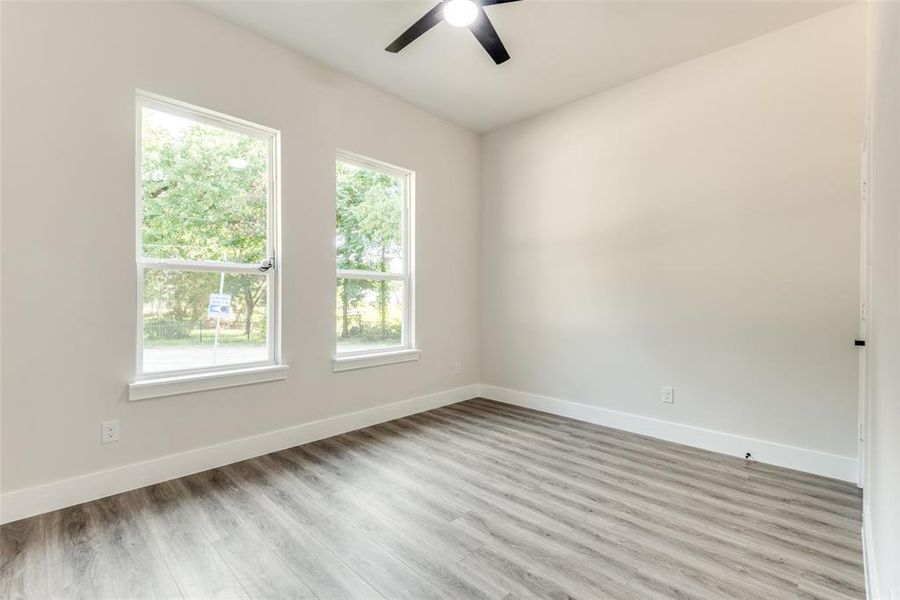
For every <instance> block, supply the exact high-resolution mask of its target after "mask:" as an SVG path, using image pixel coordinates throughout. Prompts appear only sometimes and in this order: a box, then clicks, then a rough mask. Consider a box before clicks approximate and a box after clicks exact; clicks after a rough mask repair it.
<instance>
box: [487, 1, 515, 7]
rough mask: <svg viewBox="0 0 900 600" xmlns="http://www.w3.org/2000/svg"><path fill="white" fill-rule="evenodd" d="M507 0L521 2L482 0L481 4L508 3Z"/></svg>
mask: <svg viewBox="0 0 900 600" xmlns="http://www.w3.org/2000/svg"><path fill="white" fill-rule="evenodd" d="M507 2H519V0H481V5H482V6H493V5H494V4H506V3H507Z"/></svg>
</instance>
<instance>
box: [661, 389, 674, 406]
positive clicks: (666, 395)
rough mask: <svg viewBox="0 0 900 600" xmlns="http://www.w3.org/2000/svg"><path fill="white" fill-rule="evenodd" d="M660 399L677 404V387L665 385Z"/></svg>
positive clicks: (664, 402)
mask: <svg viewBox="0 0 900 600" xmlns="http://www.w3.org/2000/svg"><path fill="white" fill-rule="evenodd" d="M660 400H662V401H663V404H675V388H673V387H671V386H663V388H662V391H661V392H660Z"/></svg>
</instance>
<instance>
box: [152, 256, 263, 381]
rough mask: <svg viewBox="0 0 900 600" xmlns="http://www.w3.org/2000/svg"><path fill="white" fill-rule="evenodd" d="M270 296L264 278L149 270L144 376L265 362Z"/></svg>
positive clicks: (239, 274) (236, 274)
mask: <svg viewBox="0 0 900 600" xmlns="http://www.w3.org/2000/svg"><path fill="white" fill-rule="evenodd" d="M267 291H268V289H267V277H266V275H245V274H242V273H225V274H224V277H223V274H221V273H205V272H199V271H165V270H157V269H147V270H146V271H145V272H144V310H143V321H144V372H146V373H154V372H157V373H158V372H162V371H178V370H184V369H200V368H205V367H215V366H221V365H235V364H241V363H253V362H264V361H267V360H268V358H269V352H268V345H267V338H266V335H267V332H266V326H267V322H266V321H267V314H268V311H267V310H266V303H267V300H268V299H267ZM214 315H215V316H214ZM216 316H217V317H218V318H216Z"/></svg>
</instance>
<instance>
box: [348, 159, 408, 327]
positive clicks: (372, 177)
mask: <svg viewBox="0 0 900 600" xmlns="http://www.w3.org/2000/svg"><path fill="white" fill-rule="evenodd" d="M336 176H337V259H338V268H340V269H353V270H363V271H377V272H382V273H385V272H389V271H392V270H394V269H395V268H396V267H397V266H398V263H399V262H400V260H401V259H402V244H403V239H402V227H401V220H402V218H403V199H402V190H401V184H400V181H399V180H398V179H397V178H396V177H392V176H390V175H387V174H385V173H379V172H377V171H373V170H370V169H365V168H361V167H357V166H354V165H350V164H347V163H344V162H340V161H338V163H337V173H336ZM373 290H374V291H375V293H376V298H377V300H376V303H377V305H378V313H379V314H378V318H379V322H380V330H381V335H382V336H387V335H388V334H389V332H388V323H387V321H388V314H387V312H388V310H387V307H388V302H389V294H390V289H389V285H388V282H387V281H372V280H362V279H339V280H338V299H339V304H340V317H341V318H340V320H341V338H344V339H346V338H347V337H349V336H350V331H349V319H348V315H349V312H350V309H351V307H353V306H356V305H358V304H359V303H360V302H362V300H363V299H364V297H365V296H366V294H367V292H369V291H373Z"/></svg>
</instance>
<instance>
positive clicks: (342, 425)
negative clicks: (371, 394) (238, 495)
mask: <svg viewBox="0 0 900 600" xmlns="http://www.w3.org/2000/svg"><path fill="white" fill-rule="evenodd" d="M479 389H480V386H479V385H477V384H473V385H467V386H463V387H458V388H454V389H450V390H445V391H442V392H437V393H435V394H429V395H426V396H419V397H416V398H409V399H407V400H401V401H399V402H393V403H391V404H385V405H382V406H376V407H373V408H369V409H366V410H361V411H357V412H352V413H347V414H343V415H338V416H335V417H330V418H327V419H322V420H320V421H313V422H311V423H304V424H302V425H296V426H293V427H287V428H285V429H279V430H276V431H270V432H267V433H262V434H259V435H254V436H250V437H245V438H241V439H238V440H233V441H230V442H224V443H221V444H216V445H214V446H206V447H204V448H197V449H195V450H188V451H186V452H181V453H178V454H170V455H168V456H163V457H160V458H155V459H152V460H148V461H144V462H139V463H134V464H130V465H124V466H121V467H116V468H113V469H107V470H105V471H97V472H95V473H88V474H86V475H80V476H77V477H72V478H70V479H64V480H61V481H55V482H52V483H48V484H44V485H38V486H35V487H30V488H24V489H21V490H15V491H11V492H6V493H4V494H2V495H0V523H9V522H11V521H18V520H19V519H24V518H26V517H31V516H34V515H39V514H42V513H45V512H49V511H52V510H57V509H60V508H65V507H67V506H73V505H75V504H81V503H82V502H88V501H90V500H97V499H98V498H104V497H106V496H111V495H113V494H118V493H121V492H127V491H128V490H133V489H137V488H140V487H144V486H147V485H152V484H154V483H160V482H162V481H168V480H170V479H175V478H178V477H184V476H185V475H190V474H192V473H199V472H200V471H205V470H207V469H213V468H216V467H221V466H224V465H227V464H231V463H234V462H238V461H241V460H246V459H248V458H254V457H256V456H261V455H263V454H268V453H270V452H276V451H278V450H284V449H285V448H291V447H293V446H298V445H300V444H306V443H309V442H314V441H316V440H321V439H324V438H327V437H331V436H334V435H339V434H342V433H347V432H348V431H354V430H356V429H362V428H363V427H369V426H370V425H377V424H378V423H384V422H385V421H390V420H392V419H399V418H400V417H405V416H408V415H412V414H416V413H420V412H424V411H426V410H431V409H433V408H438V407H440V406H446V405H448V404H454V403H456V402H461V401H463V400H469V399H471V398H475V397H476V396H478V393H479Z"/></svg>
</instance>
